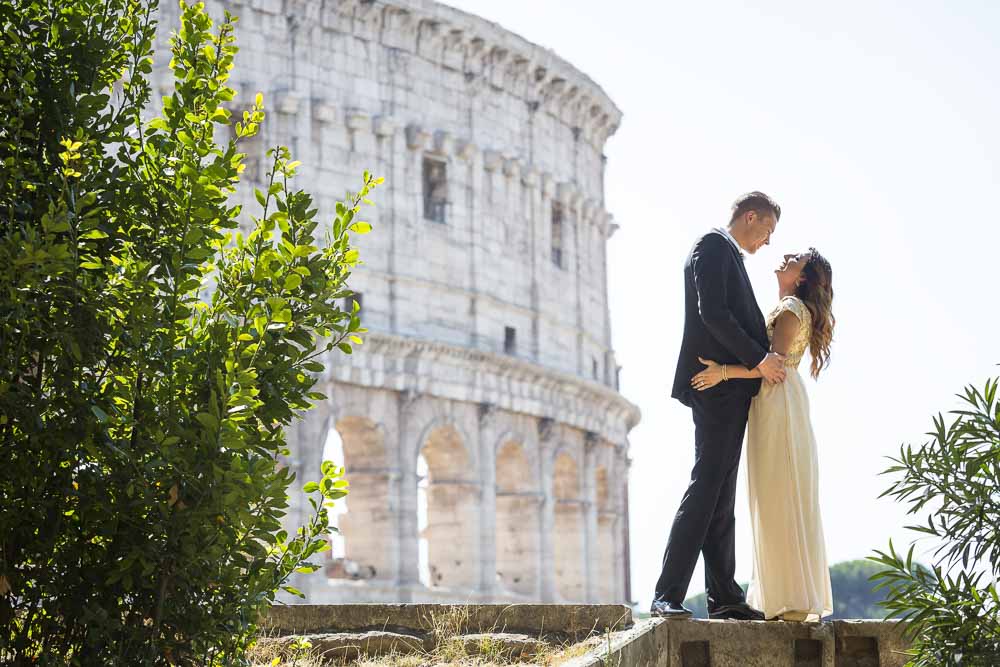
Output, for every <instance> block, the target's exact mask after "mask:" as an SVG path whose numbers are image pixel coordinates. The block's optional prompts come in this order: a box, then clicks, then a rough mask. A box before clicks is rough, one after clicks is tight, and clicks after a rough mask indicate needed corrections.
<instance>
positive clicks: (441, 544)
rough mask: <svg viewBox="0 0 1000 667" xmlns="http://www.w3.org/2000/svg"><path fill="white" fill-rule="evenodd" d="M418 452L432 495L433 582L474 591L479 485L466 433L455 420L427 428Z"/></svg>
mask: <svg viewBox="0 0 1000 667" xmlns="http://www.w3.org/2000/svg"><path fill="white" fill-rule="evenodd" d="M425 433H426V435H425V436H424V437H423V438H422V441H421V445H420V450H419V454H418V457H419V458H420V459H422V460H423V461H425V462H426V467H427V475H426V479H424V480H418V484H420V485H421V486H418V501H419V491H420V490H421V489H422V490H423V493H424V497H425V498H426V508H427V509H426V526H425V527H424V528H423V530H421V531H420V532H421V535H420V537H421V539H422V540H425V541H426V542H425V544H426V553H427V569H428V580H427V581H425V582H424V583H425V584H427V585H430V586H440V587H446V588H452V589H464V590H469V589H472V588H475V587H476V585H477V583H478V573H479V571H478V558H477V556H478V553H479V549H478V544H479V534H478V516H479V504H480V498H479V490H480V489H479V484H478V483H477V482H476V481H475V476H474V474H473V472H472V470H471V468H470V460H471V457H470V456H469V450H468V447H467V444H466V441H465V440H464V439H463V437H462V435H461V432H460V431H459V430H458V429H457V428H456V427H455V426H454V425H453V424H450V423H440V424H437V425H432V426H431V427H430V428H429V429H427V430H426V431H425Z"/></svg>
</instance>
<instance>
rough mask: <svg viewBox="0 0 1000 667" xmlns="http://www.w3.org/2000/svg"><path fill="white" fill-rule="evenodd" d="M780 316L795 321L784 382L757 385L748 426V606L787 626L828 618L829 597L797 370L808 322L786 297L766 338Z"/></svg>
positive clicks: (811, 443)
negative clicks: (750, 572) (751, 549)
mask: <svg viewBox="0 0 1000 667" xmlns="http://www.w3.org/2000/svg"><path fill="white" fill-rule="evenodd" d="M785 311H791V312H792V313H794V314H795V315H796V317H798V320H799V330H798V333H796V335H795V339H794V341H793V342H792V345H791V348H790V349H789V350H788V355H787V357H788V358H787V360H786V361H785V371H786V378H785V381H784V382H783V383H781V384H777V385H770V384H768V383H766V382H765V383H763V385H762V386H761V389H760V394H758V395H757V397H755V398H754V399H753V403H752V404H751V406H750V421H749V423H748V425H747V480H748V486H749V491H750V521H751V524H752V525H753V537H754V559H753V580H752V581H751V583H750V588H749V590H748V591H747V601H748V602H749V603H750V604H751V605H752V606H753V607H756V608H757V609H760V610H761V611H763V612H764V616H766V617H767V618H773V617H775V616H779V615H782V614H785V615H786V617H788V618H790V619H791V620H817V619H818V618H821V617H823V616H829V615H830V614H831V613H833V593H832V591H831V590H830V571H829V569H828V567H827V562H826V544H825V542H824V539H823V523H822V521H821V520H820V511H819V466H818V464H817V457H816V438H815V436H814V435H813V430H812V424H811V423H810V420H809V397H808V396H807V395H806V387H805V383H804V382H803V379H802V376H801V375H800V374H799V371H798V366H799V362H800V361H801V360H802V355H803V354H804V353H805V351H806V348H807V347H808V345H809V333H810V331H811V330H812V316H811V315H810V313H809V309H808V308H806V305H805V304H804V303H803V302H802V301H801V300H800V299H797V298H796V297H785V298H784V299H782V300H781V302H780V303H779V304H778V306H777V307H776V308H775V309H774V310H773V311H772V312H771V314H770V315H769V316H768V318H767V334H768V337H771V336H773V335H774V322H775V320H776V319H777V318H778V315H780V314H781V313H783V312H785Z"/></svg>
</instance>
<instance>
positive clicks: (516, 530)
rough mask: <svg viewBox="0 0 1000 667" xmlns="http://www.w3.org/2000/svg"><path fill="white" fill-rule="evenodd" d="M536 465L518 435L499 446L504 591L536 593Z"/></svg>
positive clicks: (498, 505) (500, 567) (499, 556)
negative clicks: (534, 465) (533, 464)
mask: <svg viewBox="0 0 1000 667" xmlns="http://www.w3.org/2000/svg"><path fill="white" fill-rule="evenodd" d="M533 471H534V467H533V466H532V463H531V460H530V458H529V456H528V454H527V451H526V449H525V447H524V444H523V440H521V439H520V438H518V437H517V436H505V437H503V438H501V439H500V441H499V444H498V446H497V448H496V568H497V583H498V585H499V586H500V588H501V589H502V590H503V591H510V592H513V593H520V594H522V595H530V596H535V595H537V591H538V585H539V577H538V567H539V562H540V548H541V545H540V539H539V538H540V535H539V526H540V525H541V517H540V515H539V510H540V502H539V501H540V495H539V493H538V483H537V478H536V476H535V474H534V472H533Z"/></svg>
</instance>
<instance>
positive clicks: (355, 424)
mask: <svg viewBox="0 0 1000 667" xmlns="http://www.w3.org/2000/svg"><path fill="white" fill-rule="evenodd" d="M333 428H334V429H335V431H336V433H337V435H338V436H339V437H340V442H341V447H342V452H343V461H342V462H340V461H335V463H337V465H343V466H344V468H345V473H346V477H347V480H348V481H349V482H350V484H351V487H350V488H351V491H350V494H349V496H348V499H347V511H346V512H345V513H344V514H342V515H340V517H339V519H338V528H339V530H340V533H341V536H342V538H343V542H344V554H343V558H342V559H334V561H333V562H332V563H331V565H330V567H329V568H328V570H327V574H328V575H329V576H330V577H331V578H336V579H372V578H379V579H391V578H392V577H393V574H394V570H395V550H394V549H393V545H394V540H393V539H392V535H393V526H394V523H393V515H392V507H391V503H390V502H389V498H390V495H391V494H390V492H391V485H392V480H393V474H392V471H391V470H390V468H389V466H388V461H387V456H386V446H385V433H384V430H383V428H382V426H381V425H380V424H377V423H375V422H374V421H373V420H372V419H370V418H368V417H364V416H361V415H357V414H347V415H346V416H343V417H340V418H339V419H337V420H336V421H335V422H334V424H333Z"/></svg>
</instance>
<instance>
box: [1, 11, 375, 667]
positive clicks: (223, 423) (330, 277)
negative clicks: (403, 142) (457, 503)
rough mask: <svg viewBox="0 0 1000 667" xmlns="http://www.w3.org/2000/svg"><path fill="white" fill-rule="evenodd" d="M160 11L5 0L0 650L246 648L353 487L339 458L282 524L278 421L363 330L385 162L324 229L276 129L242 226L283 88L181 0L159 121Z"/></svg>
mask: <svg viewBox="0 0 1000 667" xmlns="http://www.w3.org/2000/svg"><path fill="white" fill-rule="evenodd" d="M154 10H155V3H151V2H141V1H139V0H59V2H52V1H41V0H8V1H7V2H2V3H0V26H2V30H0V58H2V61H0V169H2V171H0V448H2V450H0V460H2V461H3V465H2V466H0V498H2V502H0V662H5V663H9V662H13V663H15V664H27V663H30V664H38V665H46V664H77V665H97V664H100V665H141V664H179V665H195V664H197V665H212V664H216V665H221V664H240V663H241V661H242V659H243V658H242V656H243V652H244V651H245V649H246V648H247V646H248V645H249V644H251V643H252V642H253V639H254V637H255V634H256V623H257V619H258V617H259V614H260V612H261V611H262V610H263V609H266V608H267V607H268V606H269V605H270V604H271V602H272V601H273V599H274V596H275V594H276V593H277V591H278V590H280V589H281V587H283V586H285V585H286V582H287V581H288V579H289V577H290V576H291V574H292V573H294V572H296V571H309V570H312V569H315V568H316V567H317V566H315V565H313V564H310V563H309V561H308V559H309V558H310V557H311V556H313V555H315V554H316V553H317V552H319V551H321V550H322V549H324V548H325V546H326V542H325V534H326V533H327V531H328V522H327V517H326V509H325V506H326V505H327V504H328V503H329V502H330V501H332V500H333V499H336V498H338V497H341V496H343V495H344V493H346V482H345V481H344V480H343V479H341V476H342V472H343V471H342V470H341V469H339V468H337V467H335V466H334V465H333V464H331V463H325V464H324V466H323V470H322V478H321V480H320V481H319V482H313V483H310V484H307V485H306V487H305V488H306V491H307V492H308V493H310V498H311V502H312V503H313V508H314V510H315V511H314V514H313V515H312V519H311V521H310V522H309V523H308V524H307V525H306V526H302V527H300V528H298V529H297V532H293V534H292V535H288V534H286V533H285V531H283V530H282V526H281V519H282V517H283V515H284V511H285V509H286V507H287V491H288V489H289V486H290V485H291V484H292V483H293V481H294V480H293V477H292V475H291V474H290V472H289V470H288V469H287V468H285V467H283V466H282V464H281V458H282V457H283V456H286V455H287V454H288V450H287V447H286V444H285V439H284V435H283V432H284V429H285V427H286V426H288V425H289V424H290V423H291V422H292V421H293V420H294V419H295V418H296V416H297V415H298V414H299V413H301V412H302V411H303V410H306V409H308V408H309V407H311V405H312V404H313V402H315V401H318V400H322V398H323V397H322V395H321V394H318V393H315V392H314V391H313V386H314V383H315V376H314V373H318V372H320V371H322V369H323V366H322V364H321V363H320V361H319V359H320V358H322V357H321V355H322V354H324V353H325V352H326V351H327V350H329V349H331V348H332V347H334V346H336V347H339V348H340V349H341V350H343V351H344V352H348V353H349V352H350V351H351V345H352V343H353V344H357V343H360V342H361V341H360V339H359V338H358V334H359V333H361V332H363V331H364V330H363V329H361V326H360V322H359V321H358V317H357V314H356V313H348V312H343V311H341V310H340V309H338V308H337V306H336V304H337V303H338V302H340V301H341V300H342V299H343V298H344V297H346V296H349V295H350V292H349V290H348V289H347V284H346V281H347V279H348V277H349V275H350V271H351V269H352V267H353V266H354V265H355V264H357V262H358V251H357V250H356V249H354V248H352V247H351V243H350V235H351V233H352V232H353V233H364V232H367V231H368V230H369V229H370V227H369V225H368V224H367V223H363V222H360V221H357V222H356V221H354V219H353V218H354V215H355V214H356V213H357V211H358V208H359V205H360V204H361V203H362V202H363V201H366V200H365V197H366V196H367V194H368V192H369V191H370V189H371V188H373V187H374V186H375V184H376V183H377V182H380V180H377V179H373V178H372V177H371V176H369V175H368V174H365V178H364V183H363V185H362V187H361V190H360V191H359V192H358V193H357V194H356V195H350V196H349V198H348V201H347V202H346V203H342V204H339V205H338V206H337V214H336V217H335V219H334V220H333V221H332V223H331V224H330V226H329V230H328V231H327V238H326V239H325V242H324V241H323V240H317V238H316V237H317V235H318V233H319V230H320V229H321V228H320V227H319V225H318V223H317V221H316V218H315V216H316V210H315V209H314V208H313V207H312V201H311V199H310V197H309V195H307V194H305V193H303V192H301V191H295V190H293V189H292V188H291V186H290V180H291V178H292V176H293V175H294V173H295V169H296V166H297V163H295V162H291V161H290V157H289V154H288V151H287V150H286V149H284V148H282V147H275V148H274V149H273V150H272V151H271V152H270V155H271V158H272V164H271V169H270V172H269V180H268V184H267V187H266V188H265V189H264V190H262V191H261V190H258V191H257V192H256V198H257V200H258V202H259V205H260V210H259V212H258V213H257V215H256V216H255V217H252V218H250V219H249V226H248V229H249V233H248V234H247V235H246V236H244V235H243V234H242V233H241V232H240V230H239V225H238V219H239V218H241V217H243V218H244V219H245V220H246V219H247V216H246V215H241V210H240V208H239V207H238V206H234V205H232V204H231V203H230V199H231V195H232V194H233V192H234V188H235V186H236V184H237V183H238V181H239V174H240V172H241V171H242V169H243V164H242V158H243V155H241V154H240V153H239V146H240V142H241V141H242V140H243V139H245V138H247V137H249V136H252V135H253V134H255V133H256V131H257V128H258V126H259V124H260V123H261V122H263V120H264V110H263V107H262V100H261V98H260V96H259V95H258V96H257V99H256V101H255V103H253V104H252V105H250V107H249V108H247V109H246V110H245V111H243V112H242V114H241V116H240V117H238V118H232V117H231V115H232V114H231V111H230V110H229V109H228V108H227V106H228V105H229V103H230V102H232V100H233V98H234V91H233V90H232V89H231V88H229V87H228V86H227V85H226V84H227V79H228V77H229V74H230V70H231V69H232V67H233V59H234V56H235V53H236V50H237V49H236V46H235V38H234V32H233V30H234V21H235V20H234V19H233V18H232V17H230V16H228V15H227V17H226V19H225V21H223V22H221V23H220V24H219V25H218V26H215V25H214V24H213V22H212V21H211V20H210V19H209V17H208V15H207V14H206V13H205V11H204V8H203V7H202V6H201V5H195V6H191V7H189V6H186V5H184V4H183V3H182V27H181V29H180V31H179V32H178V33H177V34H176V35H175V36H174V37H173V39H172V43H171V47H172V55H173V59H172V62H171V68H172V70H173V73H174V75H175V79H176V89H175V92H173V93H172V94H171V95H170V96H168V97H166V98H164V100H163V105H162V113H161V115H159V116H158V117H155V118H154V119H152V120H151V121H148V122H144V121H143V120H142V119H141V115H140V112H141V110H142V109H143V107H144V106H147V105H148V104H149V102H150V87H149V85H148V83H147V80H146V75H148V74H149V73H150V71H151V67H152V44H153V37H154V34H155V29H156V25H155V20H154V19H155V11H154ZM234 120H235V121H236V122H235V123H234V122H233V121H234ZM226 127H229V128H232V130H231V132H229V135H230V136H232V138H231V139H228V140H226V141H223V142H221V143H216V141H215V139H214V137H215V134H216V132H217V131H220V130H222V129H223V128H226ZM322 229H326V228H325V227H324V228H322ZM317 341H318V342H319V345H318V346H317ZM319 473H320V471H317V474H319ZM292 592H294V591H292Z"/></svg>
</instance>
